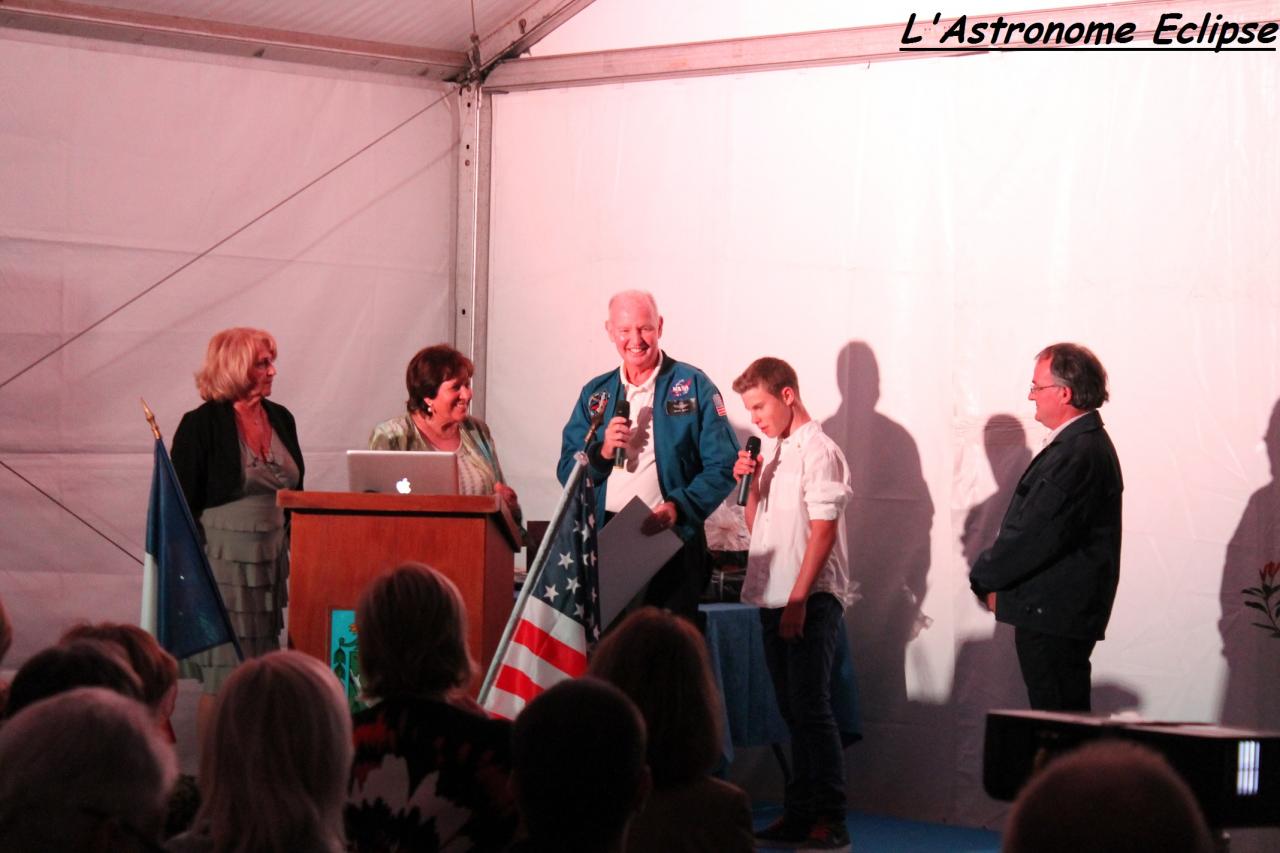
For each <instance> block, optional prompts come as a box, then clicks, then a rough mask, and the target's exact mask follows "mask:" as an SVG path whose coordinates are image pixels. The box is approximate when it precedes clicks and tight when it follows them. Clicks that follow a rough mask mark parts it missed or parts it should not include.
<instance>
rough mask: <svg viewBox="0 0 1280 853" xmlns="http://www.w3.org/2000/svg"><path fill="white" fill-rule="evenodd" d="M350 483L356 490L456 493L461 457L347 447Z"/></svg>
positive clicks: (387, 492)
mask: <svg viewBox="0 0 1280 853" xmlns="http://www.w3.org/2000/svg"><path fill="white" fill-rule="evenodd" d="M347 486H348V488H349V489H350V490H351V491H353V492H381V493H384V494H397V493H398V494H402V495H456V494H458V457H457V455H456V454H454V453H448V452H438V451H419V450H348V451H347Z"/></svg>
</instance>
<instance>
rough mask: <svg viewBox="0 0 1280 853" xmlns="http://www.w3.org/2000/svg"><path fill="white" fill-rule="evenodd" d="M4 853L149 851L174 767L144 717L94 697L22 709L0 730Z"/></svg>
mask: <svg viewBox="0 0 1280 853" xmlns="http://www.w3.org/2000/svg"><path fill="white" fill-rule="evenodd" d="M0 767H3V768H4V772H3V773H0V838H2V839H4V844H3V847H4V849H5V850H6V851H14V853H17V852H18V851H49V850H110V851H121V853H124V851H148V850H150V851H154V850H157V849H159V848H158V846H157V840H158V837H159V834H160V828H161V824H162V822H163V819H164V814H165V804H166V800H167V797H168V794H169V790H170V788H171V787H172V786H173V782H174V779H175V778H176V777H177V772H178V770H177V759H176V757H175V756H174V753H173V748H172V747H171V746H170V745H169V743H168V742H166V741H165V740H164V739H163V738H161V736H160V734H159V732H158V731H157V730H156V728H155V726H154V724H153V723H152V721H151V716H150V714H149V713H148V712H147V709H146V707H145V706H144V705H143V704H142V703H141V702H139V701H137V700H135V699H131V698H128V697H126V696H122V695H120V694H119V693H116V692H114V691H112V690H108V689H105V688H101V687H82V688H77V689H73V690H69V691H64V692H61V693H58V694H57V695H55V696H52V697H49V698H46V699H42V700H40V701H37V702H34V703H32V704H30V705H28V706H27V707H26V708H24V709H22V710H21V711H19V712H18V713H16V714H15V715H14V716H13V717H11V718H10V719H9V720H8V721H6V722H5V724H4V726H3V727H0Z"/></svg>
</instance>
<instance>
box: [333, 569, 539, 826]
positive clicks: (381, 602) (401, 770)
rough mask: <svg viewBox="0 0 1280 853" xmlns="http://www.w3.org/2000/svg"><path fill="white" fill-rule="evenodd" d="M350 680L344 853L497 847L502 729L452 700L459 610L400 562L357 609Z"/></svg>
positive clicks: (442, 580)
mask: <svg viewBox="0 0 1280 853" xmlns="http://www.w3.org/2000/svg"><path fill="white" fill-rule="evenodd" d="M356 628H357V630H358V632H359V636H360V667H361V679H362V686H363V688H364V693H365V695H366V696H368V697H371V698H374V699H376V700H378V701H377V703H376V704H374V705H373V706H372V707H371V708H368V709H366V710H363V711H361V712H359V713H357V714H356V715H355V740H356V744H357V745H356V751H355V762H354V764H353V765H352V768H351V784H350V789H349V791H348V794H347V806H346V826H347V837H348V839H349V841H350V844H351V847H352V848H353V849H355V850H378V851H388V850H405V851H410V850H412V851H434V850H446V849H448V850H481V851H483V850H502V849H504V848H505V847H506V846H507V845H508V844H509V843H510V841H511V839H512V837H513V836H514V834H515V829H516V823H517V814H516V808H515V802H514V800H513V799H512V797H511V792H510V788H509V785H508V781H509V776H510V766H511V759H510V755H511V752H510V749H511V747H510V743H511V724H510V723H508V722H506V721H504V720H491V719H488V718H487V717H486V716H485V715H484V714H483V712H482V711H480V708H479V706H477V705H476V704H475V703H474V702H472V701H471V700H470V699H468V698H467V696H466V694H465V693H464V692H463V691H464V690H465V688H466V687H467V686H468V685H469V684H470V683H471V681H472V678H473V676H474V672H475V669H474V664H473V662H472V660H471V657H470V655H469V654H468V652H467V641H466V637H467V620H466V608H465V607H464V606H463V603H462V597H461V595H460V594H459V593H458V590H457V587H455V586H454V585H453V583H452V582H451V581H450V580H449V579H448V578H446V577H445V576H444V575H441V574H439V573H438V572H436V571H434V570H433V569H430V568H428V567H427V566H423V565H420V564H417V563H411V564H406V565H403V566H400V567H399V568H397V569H395V570H394V571H392V572H391V573H390V574H387V575H383V576H382V577H380V578H378V579H376V580H375V581H373V583H371V584H370V585H369V586H368V588H366V589H365V591H364V593H363V594H362V595H361V597H360V601H359V604H358V606H357V609H356Z"/></svg>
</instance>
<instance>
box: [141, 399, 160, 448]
mask: <svg viewBox="0 0 1280 853" xmlns="http://www.w3.org/2000/svg"><path fill="white" fill-rule="evenodd" d="M138 399H139V400H142V411H143V412H144V413H145V414H146V416H147V423H149V424H151V434H152V435H154V436H155V437H156V441H159V440H160V427H158V426H156V413H155V412H153V411H151V407H150V406H148V405H147V401H146V400H143V399H142V398H141V397H139V398H138Z"/></svg>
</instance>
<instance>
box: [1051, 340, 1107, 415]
mask: <svg viewBox="0 0 1280 853" xmlns="http://www.w3.org/2000/svg"><path fill="white" fill-rule="evenodd" d="M1046 358H1047V359H1049V370H1050V372H1052V373H1053V378H1054V379H1056V380H1057V381H1058V383H1059V384H1060V385H1062V387H1064V388H1069V389H1071V405H1073V406H1075V407H1076V408H1077V409H1081V410H1083V411H1086V412H1088V411H1093V410H1094V409H1097V408H1099V407H1100V406H1101V405H1102V404H1103V403H1105V402H1107V399H1108V398H1109V396H1110V395H1109V394H1108V393H1107V371H1106V369H1105V368H1103V366H1102V362H1101V361H1099V360H1098V357H1097V356H1096V355H1094V354H1093V351H1092V350H1090V349H1089V348H1088V347H1085V346H1081V345H1080V344H1069V343H1061V344H1053V345H1051V346H1047V347H1045V348H1044V349H1042V350H1040V352H1039V354H1038V355H1036V361H1037V362H1038V361H1041V360H1042V359H1046Z"/></svg>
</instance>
